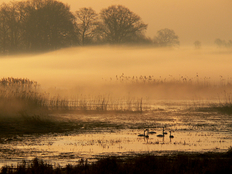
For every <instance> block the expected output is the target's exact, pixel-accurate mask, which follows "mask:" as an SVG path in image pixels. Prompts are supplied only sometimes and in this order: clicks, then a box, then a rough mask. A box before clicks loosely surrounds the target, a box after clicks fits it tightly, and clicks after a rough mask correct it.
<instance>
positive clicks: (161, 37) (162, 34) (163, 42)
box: [154, 28, 180, 47]
mask: <svg viewBox="0 0 232 174" xmlns="http://www.w3.org/2000/svg"><path fill="white" fill-rule="evenodd" d="M154 44H155V45H157V46H161V47H171V46H175V45H179V44H180V42H179V37H178V36H177V35H176V34H175V32H174V30H171V29H168V28H165V29H161V30H159V31H158V32H157V36H155V38H154Z"/></svg>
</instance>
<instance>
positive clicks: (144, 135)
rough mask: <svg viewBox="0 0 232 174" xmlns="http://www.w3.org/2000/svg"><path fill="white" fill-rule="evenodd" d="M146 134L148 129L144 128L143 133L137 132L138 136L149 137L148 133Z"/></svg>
mask: <svg viewBox="0 0 232 174" xmlns="http://www.w3.org/2000/svg"><path fill="white" fill-rule="evenodd" d="M146 132H147V134H146ZM148 134H149V132H148V129H145V130H144V132H143V134H139V135H138V136H139V137H145V138H148V137H149V135H148Z"/></svg>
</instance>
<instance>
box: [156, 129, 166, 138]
mask: <svg viewBox="0 0 232 174" xmlns="http://www.w3.org/2000/svg"><path fill="white" fill-rule="evenodd" d="M164 134H165V133H164V127H163V134H159V135H157V137H164Z"/></svg>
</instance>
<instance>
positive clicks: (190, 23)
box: [0, 0, 232, 45]
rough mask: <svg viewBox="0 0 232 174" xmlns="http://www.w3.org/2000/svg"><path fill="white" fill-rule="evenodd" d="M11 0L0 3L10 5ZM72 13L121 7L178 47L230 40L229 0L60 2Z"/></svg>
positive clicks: (151, 34)
mask: <svg viewBox="0 0 232 174" xmlns="http://www.w3.org/2000/svg"><path fill="white" fill-rule="evenodd" d="M9 1H10V0H0V3H2V2H9ZM60 1H62V2H64V3H65V4H68V5H70V7H71V11H73V12H74V11H76V10H78V9H79V8H82V7H92V8H93V9H94V10H95V11H96V12H100V10H101V9H102V8H107V7H108V6H110V5H124V6H125V7H127V8H129V9H130V10H131V11H133V12H134V13H136V14H138V15H139V16H140V17H141V18H142V20H143V21H144V22H145V23H147V24H148V29H147V32H146V35H147V36H149V37H152V38H153V37H154V36H155V35H156V32H157V31H158V30H160V29H162V28H170V29H173V30H174V31H175V32H176V34H177V35H178V36H179V39H180V44H181V45H185V44H188V45H193V43H194V41H196V40H199V41H201V42H202V45H208V44H214V40H215V39H216V38H221V39H225V40H226V41H228V40H229V39H231V40H232V10H231V9H232V0H60Z"/></svg>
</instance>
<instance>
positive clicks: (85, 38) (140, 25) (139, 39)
mask: <svg viewBox="0 0 232 174" xmlns="http://www.w3.org/2000/svg"><path fill="white" fill-rule="evenodd" d="M147 26H148V25H147V24H145V23H144V22H143V21H142V19H141V17H140V16H138V15H137V14H135V13H134V12H132V11H130V10H129V9H128V8H126V7H124V6H121V5H112V6H109V7H108V8H104V9H102V10H101V11H100V13H99V14H98V13H96V12H95V11H94V10H93V9H92V8H80V9H79V10H77V11H75V12H71V11H70V6H69V5H67V4H64V3H62V2H59V1H57V0H26V1H17V2H15V1H14V2H10V3H2V4H1V5H0V54H11V53H20V52H37V51H50V50H56V49H60V48H65V47H70V46H77V45H93V44H127V43H133V44H134V43H135V44H154V45H156V46H173V45H179V39H178V36H177V35H176V34H175V32H174V31H173V30H170V29H167V28H165V29H161V30H159V31H158V32H157V36H155V37H154V39H151V38H148V37H146V36H145V31H146V29H147Z"/></svg>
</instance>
